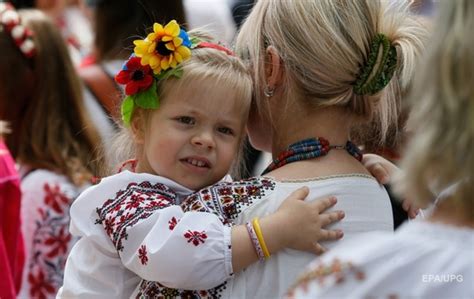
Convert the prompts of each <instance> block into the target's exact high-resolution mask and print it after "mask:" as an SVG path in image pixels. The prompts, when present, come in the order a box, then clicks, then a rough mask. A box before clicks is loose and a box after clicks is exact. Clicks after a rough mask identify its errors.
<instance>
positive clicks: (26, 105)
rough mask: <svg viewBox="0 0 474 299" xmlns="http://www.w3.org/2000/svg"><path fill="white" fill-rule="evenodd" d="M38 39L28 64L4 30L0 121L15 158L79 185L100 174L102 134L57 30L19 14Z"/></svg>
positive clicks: (33, 15) (35, 16)
mask: <svg viewBox="0 0 474 299" xmlns="http://www.w3.org/2000/svg"><path fill="white" fill-rule="evenodd" d="M19 14H20V16H21V18H22V24H23V25H25V26H26V27H27V28H29V29H30V30H31V31H32V32H33V34H34V36H33V40H34V44H35V48H36V54H35V56H34V57H33V58H31V59H26V58H25V57H24V56H23V55H22V53H21V52H20V50H19V49H18V48H17V46H16V45H15V44H14V41H13V40H12V38H11V36H9V35H8V34H7V33H6V32H5V31H4V32H1V31H0V48H1V49H2V50H1V52H2V53H1V55H0V78H1V80H0V85H1V87H0V97H1V101H0V119H2V120H5V121H8V123H9V124H10V128H11V134H8V135H7V136H5V141H6V144H7V145H8V147H9V149H10V150H11V152H12V156H13V157H14V158H15V159H16V160H17V161H18V162H19V163H20V164H23V165H26V166H28V167H31V168H32V169H38V168H41V169H48V170H52V171H57V172H59V173H61V174H64V175H66V176H67V177H68V178H69V179H70V180H71V181H72V182H73V183H74V184H76V185H81V184H82V183H84V182H86V181H88V180H89V179H90V178H91V177H92V176H93V175H96V174H97V172H98V171H99V170H100V167H101V165H102V163H101V162H100V161H99V159H98V152H97V150H96V149H97V147H99V146H100V139H99V135H98V133H97V131H96V129H95V127H94V126H93V125H92V123H91V121H90V119H89V117H88V115H87V114H86V110H85V106H84V101H83V98H82V89H81V85H80V81H79V78H78V77H77V75H76V72H75V70H74V66H73V64H72V61H71V59H70V57H69V52H68V50H67V47H66V45H65V43H64V40H63V38H62V36H61V33H60V32H59V30H58V29H57V27H56V25H54V24H53V23H52V22H51V21H50V20H49V18H48V17H47V16H46V15H44V14H43V13H42V12H40V11H39V10H33V9H32V10H19Z"/></svg>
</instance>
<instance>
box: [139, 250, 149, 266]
mask: <svg viewBox="0 0 474 299" xmlns="http://www.w3.org/2000/svg"><path fill="white" fill-rule="evenodd" d="M138 258H139V259H140V263H142V265H146V264H147V263H148V252H147V251H146V246H145V245H142V246H140V248H139V249H138Z"/></svg>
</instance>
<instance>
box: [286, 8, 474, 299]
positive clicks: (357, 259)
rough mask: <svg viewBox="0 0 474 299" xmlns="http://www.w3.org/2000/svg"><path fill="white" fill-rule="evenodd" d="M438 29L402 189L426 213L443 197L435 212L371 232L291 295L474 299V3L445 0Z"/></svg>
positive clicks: (424, 71) (313, 269)
mask: <svg viewBox="0 0 474 299" xmlns="http://www.w3.org/2000/svg"><path fill="white" fill-rule="evenodd" d="M435 24H436V25H435V28H434V31H433V32H434V35H433V40H432V42H431V45H430V46H429V47H428V49H429V50H428V53H427V56H426V57H425V60H424V64H423V65H422V67H421V71H420V73H419V76H418V77H417V78H416V79H415V81H414V90H413V94H411V96H410V99H411V108H412V109H411V115H410V118H409V121H408V125H409V127H410V128H413V131H414V132H413V134H414V135H413V137H412V138H411V140H410V143H409V146H408V148H407V150H406V153H405V156H404V158H403V161H402V164H401V165H402V170H403V172H404V175H402V177H401V179H399V182H398V183H399V184H398V186H397V188H398V189H399V191H402V192H403V193H404V194H410V196H412V197H413V198H414V199H415V200H416V201H417V202H418V204H419V205H420V206H421V207H427V206H429V205H432V204H433V203H434V199H435V198H436V194H440V195H439V196H438V199H437V200H436V202H435V206H434V209H433V211H432V214H431V215H430V216H429V217H428V218H427V219H426V220H422V221H412V222H410V223H407V224H405V225H403V226H402V227H401V228H400V229H399V230H398V231H397V232H396V233H395V235H393V234H386V233H372V234H367V235H365V236H361V237H359V238H355V239H353V240H351V241H350V242H347V243H346V244H344V245H342V244H341V245H340V246H339V247H336V248H334V250H333V251H331V252H328V253H327V254H326V255H324V256H323V257H322V258H321V260H319V261H314V262H313V263H312V264H311V265H310V266H309V268H308V269H307V270H306V271H305V272H304V273H303V275H302V276H301V277H300V278H299V279H298V281H297V283H296V285H295V287H294V288H292V289H291V290H290V292H289V294H288V297H290V298H344V297H347V296H350V297H351V298H473V297H474V287H473V285H472V281H473V280H474V268H473V265H474V255H473V252H474V200H473V196H472V195H473V193H474V182H473V179H474V151H473V150H472V148H473V146H474V85H473V82H472V81H473V78H474V74H473V72H474V47H473V45H474V37H473V35H472V34H471V32H470V30H471V29H472V28H473V26H474V2H473V1H471V0H456V1H443V2H442V3H440V14H439V17H438V18H437V20H436V23H435ZM389 166H390V167H392V170H391V172H392V173H393V172H394V171H396V170H397V169H396V168H395V169H393V168H394V165H390V164H388V163H387V162H384V167H387V168H388V167H389ZM374 240H375V241H374Z"/></svg>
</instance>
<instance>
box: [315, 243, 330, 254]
mask: <svg viewBox="0 0 474 299" xmlns="http://www.w3.org/2000/svg"><path fill="white" fill-rule="evenodd" d="M313 250H314V253H316V254H317V255H321V254H323V253H325V252H326V251H327V249H326V248H324V247H323V246H321V244H319V243H313Z"/></svg>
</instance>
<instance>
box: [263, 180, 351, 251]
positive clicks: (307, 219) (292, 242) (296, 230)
mask: <svg viewBox="0 0 474 299" xmlns="http://www.w3.org/2000/svg"><path fill="white" fill-rule="evenodd" d="M308 194H309V189H308V188H307V187H303V188H300V189H298V190H296V191H294V192H293V193H292V194H290V196H289V197H288V198H287V199H285V201H284V202H283V203H282V205H281V206H280V208H279V209H278V210H277V211H276V212H275V214H273V215H272V216H274V217H275V219H277V220H276V221H278V222H279V223H280V224H281V225H280V228H279V233H280V236H281V238H282V239H281V240H282V242H283V244H284V247H288V248H293V249H297V250H303V251H309V252H314V253H316V254H322V253H324V252H325V251H326V249H325V248H323V246H321V245H320V244H319V243H318V242H319V241H323V240H338V239H340V238H342V236H343V232H342V231H341V230H328V229H325V228H324V227H326V226H327V225H329V224H331V223H334V222H337V221H340V220H341V219H342V218H344V212H343V211H333V212H325V213H323V212H324V211H326V210H327V209H329V208H330V207H332V206H334V205H335V204H336V202H337V200H336V198H335V197H328V198H324V199H319V200H315V201H311V202H305V201H304V199H305V198H306V197H307V196H308ZM272 216H270V217H272Z"/></svg>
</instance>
